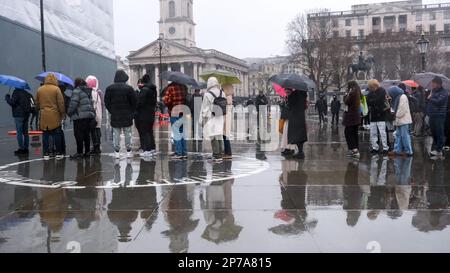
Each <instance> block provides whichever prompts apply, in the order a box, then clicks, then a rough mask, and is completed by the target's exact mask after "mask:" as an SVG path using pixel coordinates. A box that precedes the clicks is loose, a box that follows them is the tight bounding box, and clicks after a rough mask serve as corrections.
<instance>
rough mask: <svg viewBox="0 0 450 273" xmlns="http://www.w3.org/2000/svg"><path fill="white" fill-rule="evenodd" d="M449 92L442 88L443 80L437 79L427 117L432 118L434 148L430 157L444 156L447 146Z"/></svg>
mask: <svg viewBox="0 0 450 273" xmlns="http://www.w3.org/2000/svg"><path fill="white" fill-rule="evenodd" d="M447 104H448V92H447V90H445V89H444V88H443V87H442V79H441V78H440V77H435V78H434V79H433V81H432V90H431V93H430V95H429V96H428V107H427V115H428V117H429V118H430V121H429V123H430V129H431V135H432V136H433V146H432V148H431V153H430V155H431V156H432V157H435V156H442V151H443V148H444V144H445V120H446V116H447Z"/></svg>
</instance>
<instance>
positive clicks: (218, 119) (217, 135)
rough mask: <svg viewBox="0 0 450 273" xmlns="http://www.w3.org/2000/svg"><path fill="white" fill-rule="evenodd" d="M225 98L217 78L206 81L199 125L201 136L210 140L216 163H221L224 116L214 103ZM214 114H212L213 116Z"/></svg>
mask: <svg viewBox="0 0 450 273" xmlns="http://www.w3.org/2000/svg"><path fill="white" fill-rule="evenodd" d="M219 97H222V98H225V93H224V92H223V91H222V90H221V89H220V84H219V81H218V80H217V78H215V77H211V78H209V79H208V85H207V91H206V92H205V95H204V96H203V104H202V110H201V115H200V118H199V123H200V124H203V136H204V138H205V139H210V140H211V146H212V151H213V161H214V162H216V163H218V162H222V161H223V134H224V130H223V127H224V116H223V115H222V114H221V113H215V112H219V111H218V110H219V109H218V108H217V106H216V105H214V101H215V99H216V98H219ZM213 113H214V114H213Z"/></svg>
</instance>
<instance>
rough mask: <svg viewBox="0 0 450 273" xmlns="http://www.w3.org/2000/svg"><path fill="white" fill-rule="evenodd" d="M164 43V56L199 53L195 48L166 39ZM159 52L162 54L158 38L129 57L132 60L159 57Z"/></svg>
mask: <svg viewBox="0 0 450 273" xmlns="http://www.w3.org/2000/svg"><path fill="white" fill-rule="evenodd" d="M162 45H163V49H162V55H163V56H173V57H175V56H186V55H193V54H196V53H197V52H196V51H195V49H194V48H188V47H185V46H183V45H180V44H178V43H176V42H172V41H164V42H163V43H162ZM159 54H160V44H159V41H157V40H156V41H153V42H151V43H150V44H148V45H146V46H144V47H142V48H141V49H139V50H137V51H135V52H132V53H131V54H130V55H129V56H128V59H129V60H130V59H140V58H154V57H159Z"/></svg>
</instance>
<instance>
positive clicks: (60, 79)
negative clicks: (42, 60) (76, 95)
mask: <svg viewBox="0 0 450 273" xmlns="http://www.w3.org/2000/svg"><path fill="white" fill-rule="evenodd" d="M48 74H53V75H55V77H56V79H57V80H58V82H59V84H66V85H68V86H69V87H70V88H74V87H75V83H74V82H73V80H72V79H71V78H69V77H67V76H66V75H64V74H61V73H58V72H44V73H41V74H39V75H38V76H37V77H36V78H35V79H36V80H38V81H40V82H44V80H45V77H47V76H48Z"/></svg>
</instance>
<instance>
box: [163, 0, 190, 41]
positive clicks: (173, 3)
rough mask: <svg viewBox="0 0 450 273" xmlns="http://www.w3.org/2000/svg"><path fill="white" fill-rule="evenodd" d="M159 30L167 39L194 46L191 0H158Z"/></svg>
mask: <svg viewBox="0 0 450 273" xmlns="http://www.w3.org/2000/svg"><path fill="white" fill-rule="evenodd" d="M159 4H160V16H161V19H160V21H159V31H160V33H163V34H164V37H165V38H166V39H168V40H171V41H174V42H177V43H179V44H182V45H184V46H187V47H195V46H196V44H195V23H194V14H193V4H194V1H193V0H159Z"/></svg>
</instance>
